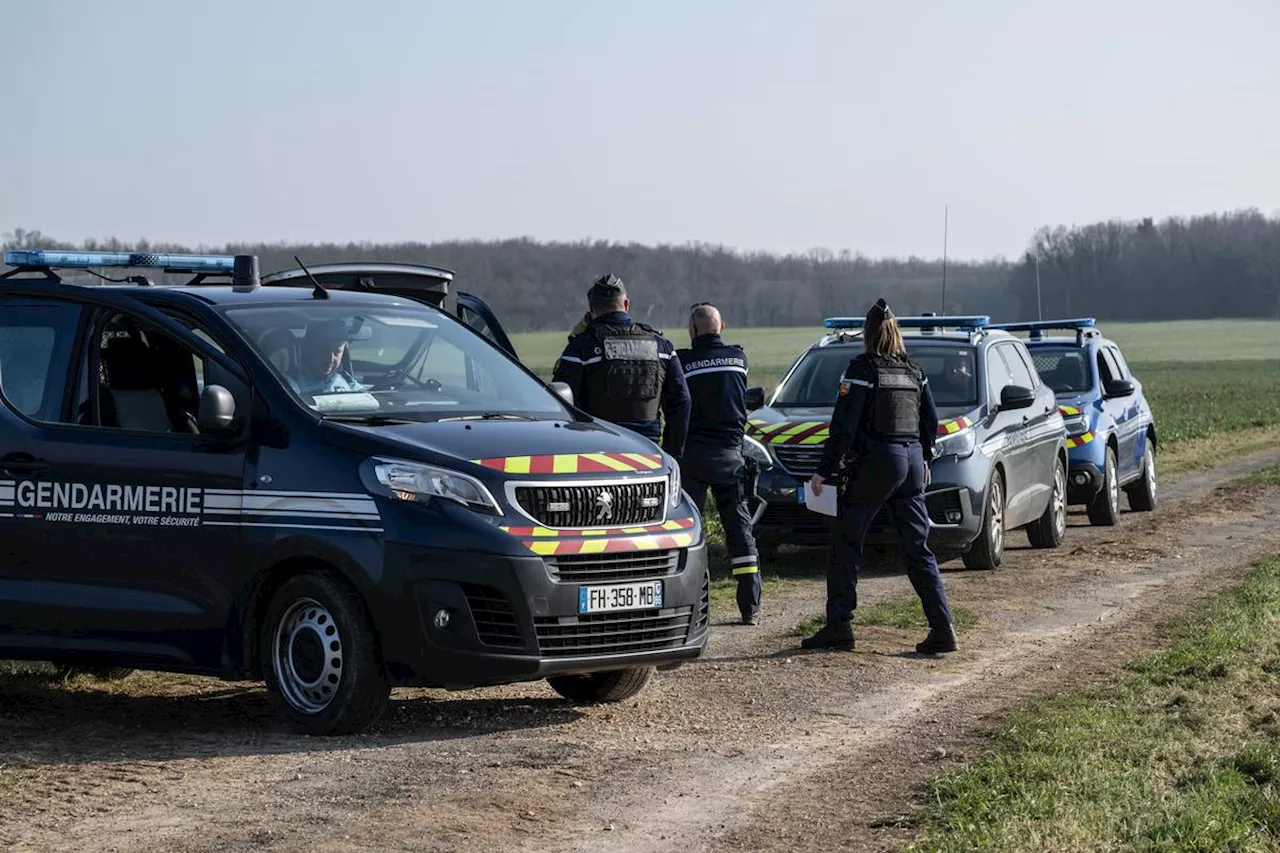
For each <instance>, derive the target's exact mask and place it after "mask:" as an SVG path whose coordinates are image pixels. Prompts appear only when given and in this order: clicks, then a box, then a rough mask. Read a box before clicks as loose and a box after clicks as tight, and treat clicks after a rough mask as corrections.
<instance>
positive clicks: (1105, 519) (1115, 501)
mask: <svg viewBox="0 0 1280 853" xmlns="http://www.w3.org/2000/svg"><path fill="white" fill-rule="evenodd" d="M1119 520H1120V478H1119V474H1118V472H1117V471H1116V451H1115V449H1114V448H1112V447H1107V458H1106V462H1104V463H1103V471H1102V488H1101V489H1099V490H1098V494H1096V495H1094V497H1093V501H1092V502H1090V504H1089V523H1090V524H1095V525H1099V526H1101V527H1110V526H1112V525H1114V524H1115V523H1116V522H1117V521H1119Z"/></svg>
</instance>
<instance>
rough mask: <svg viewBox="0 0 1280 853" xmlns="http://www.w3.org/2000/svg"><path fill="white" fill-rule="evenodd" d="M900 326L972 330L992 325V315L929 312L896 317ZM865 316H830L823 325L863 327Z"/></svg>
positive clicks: (834, 327) (841, 327)
mask: <svg viewBox="0 0 1280 853" xmlns="http://www.w3.org/2000/svg"><path fill="white" fill-rule="evenodd" d="M894 319H895V320H897V321H898V326H899V327H900V328H903V329H935V328H937V327H939V326H945V327H947V328H954V329H957V330H960V331H972V330H975V329H985V328H989V327H991V317H990V316H989V315H987V314H956V315H950V314H939V315H933V314H927V315H923V316H919V317H895V318H894ZM866 322H867V321H866V318H865V317H828V318H827V319H825V320H823V321H822V325H823V326H825V327H826V328H828V329H861V328H862V327H863V326H864V325H866Z"/></svg>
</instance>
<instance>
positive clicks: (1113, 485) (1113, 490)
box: [1107, 457, 1120, 512]
mask: <svg viewBox="0 0 1280 853" xmlns="http://www.w3.org/2000/svg"><path fill="white" fill-rule="evenodd" d="M1113 459H1114V457H1113ZM1107 498H1108V499H1109V500H1110V501H1111V511H1112V512H1115V511H1116V510H1117V509H1118V508H1119V506H1120V483H1119V480H1118V478H1117V477H1116V466H1115V465H1114V464H1112V466H1111V471H1110V473H1109V474H1108V475H1107Z"/></svg>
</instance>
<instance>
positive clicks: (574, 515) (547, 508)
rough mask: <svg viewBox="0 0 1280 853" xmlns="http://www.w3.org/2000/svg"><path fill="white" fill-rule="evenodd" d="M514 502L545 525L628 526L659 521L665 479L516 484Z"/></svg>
mask: <svg viewBox="0 0 1280 853" xmlns="http://www.w3.org/2000/svg"><path fill="white" fill-rule="evenodd" d="M515 496H516V503H518V504H519V505H520V508H521V509H523V510H524V511H525V512H526V513H528V514H529V516H530V517H532V518H533V519H535V520H536V521H537V522H538V523H539V524H541V525H544V526H546V527H631V526H634V525H637V524H653V523H654V522H658V521H662V519H663V515H664V513H665V509H666V507H665V504H666V500H667V481H666V478H663V479H661V480H649V481H647V482H640V483H619V484H616V485H611V486H592V485H582V486H517V487H516V490H515Z"/></svg>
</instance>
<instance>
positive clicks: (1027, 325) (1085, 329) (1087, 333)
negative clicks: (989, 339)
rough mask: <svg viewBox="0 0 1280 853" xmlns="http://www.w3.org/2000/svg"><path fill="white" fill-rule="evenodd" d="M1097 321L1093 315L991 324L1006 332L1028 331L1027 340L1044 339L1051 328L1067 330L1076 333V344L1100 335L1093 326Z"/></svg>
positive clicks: (994, 327)
mask: <svg viewBox="0 0 1280 853" xmlns="http://www.w3.org/2000/svg"><path fill="white" fill-rule="evenodd" d="M1096 322H1097V321H1096V320H1095V319H1094V318H1093V317H1073V318H1070V319H1064V320H1029V321H1027V322H1024V323H996V324H994V325H992V326H991V328H993V329H1002V330H1004V331H1006V332H1028V333H1029V334H1028V335H1027V339H1028V340H1032V341H1040V340H1044V333H1045V332H1047V331H1049V330H1051V329H1058V330H1062V331H1069V332H1075V333H1076V344H1081V343H1083V342H1084V339H1085V338H1094V337H1101V335H1102V332H1100V331H1098V330H1097V329H1095V328H1094V324H1095V323H1096Z"/></svg>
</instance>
